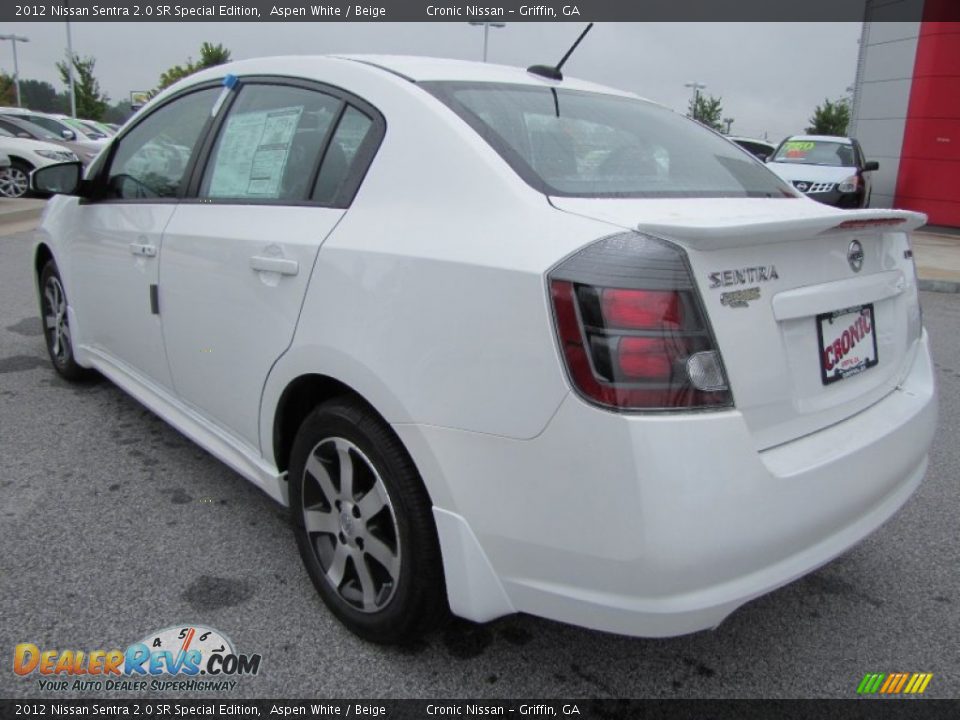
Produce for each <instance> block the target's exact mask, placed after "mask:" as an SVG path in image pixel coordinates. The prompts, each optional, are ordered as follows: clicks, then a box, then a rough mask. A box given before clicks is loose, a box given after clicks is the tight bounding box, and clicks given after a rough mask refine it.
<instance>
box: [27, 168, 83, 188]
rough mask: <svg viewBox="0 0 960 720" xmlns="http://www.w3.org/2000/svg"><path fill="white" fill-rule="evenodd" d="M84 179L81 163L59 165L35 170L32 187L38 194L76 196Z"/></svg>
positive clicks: (31, 181)
mask: <svg viewBox="0 0 960 720" xmlns="http://www.w3.org/2000/svg"><path fill="white" fill-rule="evenodd" d="M82 177H83V166H82V165H81V164H80V163H79V162H67V163H57V164H56V165H47V166H46V167H42V168H40V169H39V170H34V171H33V174H32V175H31V176H30V187H31V188H32V189H33V190H35V191H36V192H40V193H47V194H59V195H75V194H76V192H77V189H78V188H79V187H80V180H81V178H82Z"/></svg>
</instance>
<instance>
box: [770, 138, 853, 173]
mask: <svg viewBox="0 0 960 720" xmlns="http://www.w3.org/2000/svg"><path fill="white" fill-rule="evenodd" d="M773 161H774V162H782V163H790V164H791V165H829V166H831V167H854V164H855V163H854V156H853V146H852V145H849V144H847V143H838V142H830V141H827V140H802V139H796V140H787V141H786V142H785V143H783V144H782V145H781V146H780V147H779V148H777V154H776V155H774V156H773Z"/></svg>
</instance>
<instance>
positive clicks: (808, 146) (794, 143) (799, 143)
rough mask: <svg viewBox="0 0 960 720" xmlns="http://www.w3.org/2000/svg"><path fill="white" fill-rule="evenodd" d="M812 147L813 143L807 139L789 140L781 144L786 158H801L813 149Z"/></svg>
mask: <svg viewBox="0 0 960 720" xmlns="http://www.w3.org/2000/svg"><path fill="white" fill-rule="evenodd" d="M813 147H814V145H813V143H812V142H809V141H807V140H791V141H790V142H788V143H787V144H786V145H784V146H783V149H784V151H785V154H786V156H787V157H788V158H802V157H805V156H806V154H807V153H808V152H810V151H811V150H813Z"/></svg>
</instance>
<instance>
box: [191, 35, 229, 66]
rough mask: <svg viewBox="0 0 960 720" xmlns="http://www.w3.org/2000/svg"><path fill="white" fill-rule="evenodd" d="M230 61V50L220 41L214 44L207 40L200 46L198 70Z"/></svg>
mask: <svg viewBox="0 0 960 720" xmlns="http://www.w3.org/2000/svg"><path fill="white" fill-rule="evenodd" d="M228 62H230V51H229V50H227V48H225V47H224V46H223V45H221V44H220V43H217V44H216V45H214V44H213V43H208V42H205V43H203V45H201V46H200V61H199V62H198V63H197V70H200V69H202V68H209V67H214V66H216V65H223V64H224V63H228Z"/></svg>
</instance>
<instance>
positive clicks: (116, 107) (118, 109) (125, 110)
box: [103, 100, 133, 125]
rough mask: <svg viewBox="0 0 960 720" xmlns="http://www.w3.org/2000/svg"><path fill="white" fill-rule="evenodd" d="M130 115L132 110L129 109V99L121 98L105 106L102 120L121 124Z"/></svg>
mask: <svg viewBox="0 0 960 720" xmlns="http://www.w3.org/2000/svg"><path fill="white" fill-rule="evenodd" d="M131 115H133V110H131V109H130V100H121V101H120V102H117V103H114V104H113V105H111V106H110V107H108V108H107V111H106V112H105V113H104V114H103V121H104V122H108V123H116V124H117V125H123V123H125V122H126V121H127V120H129V119H130V116H131Z"/></svg>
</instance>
